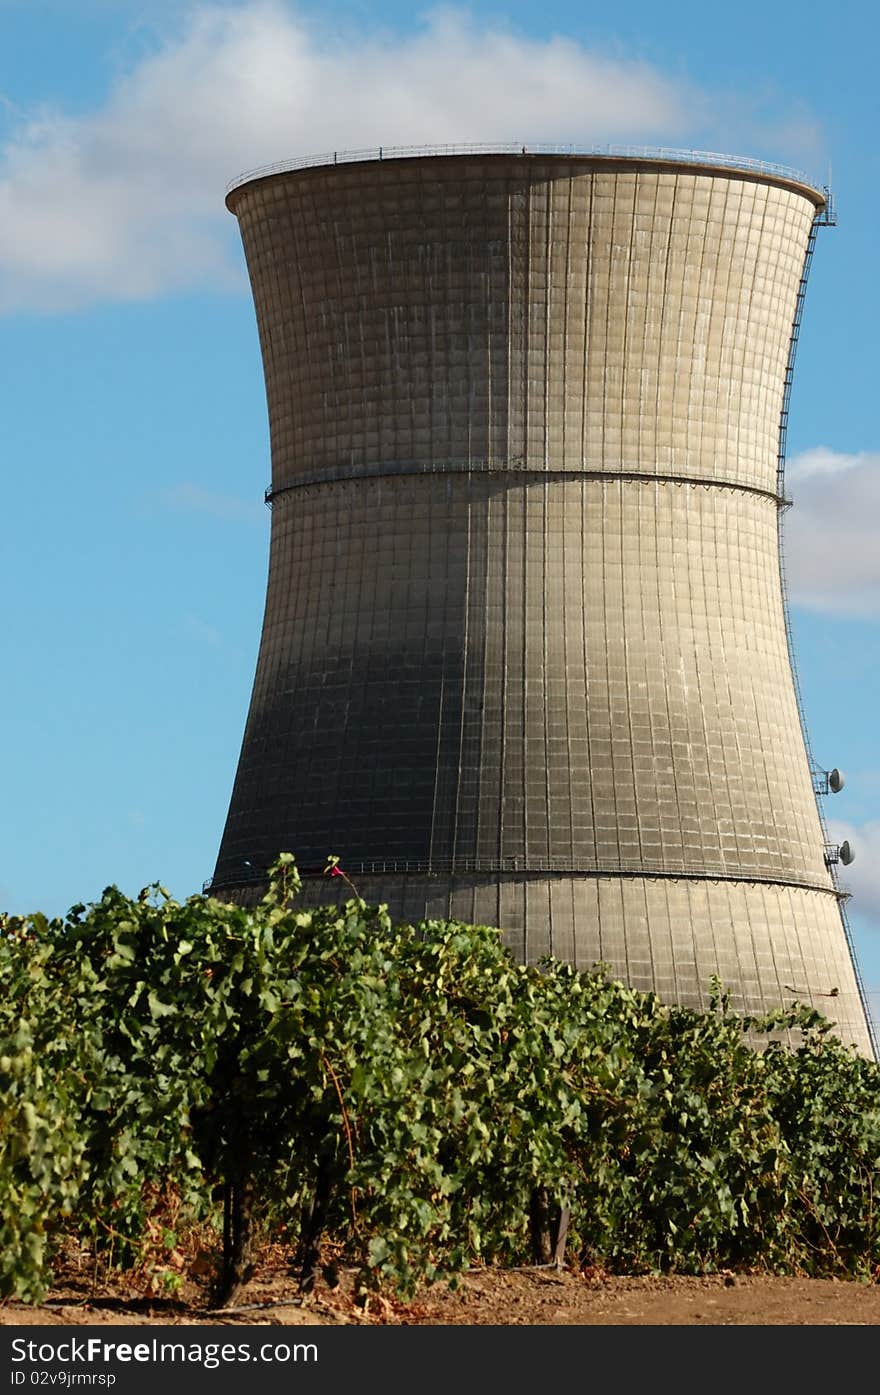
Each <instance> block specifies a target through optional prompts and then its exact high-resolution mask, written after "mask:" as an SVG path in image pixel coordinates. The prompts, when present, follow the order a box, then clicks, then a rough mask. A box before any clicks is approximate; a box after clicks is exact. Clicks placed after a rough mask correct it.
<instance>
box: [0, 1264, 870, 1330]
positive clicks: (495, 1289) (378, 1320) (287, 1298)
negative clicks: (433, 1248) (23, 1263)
mask: <svg viewBox="0 0 880 1395" xmlns="http://www.w3.org/2000/svg"><path fill="white" fill-rule="evenodd" d="M206 1268H207V1266H203V1270H202V1272H200V1268H199V1264H198V1262H196V1263H192V1264H188V1265H187V1270H188V1272H187V1273H185V1274H180V1275H178V1276H177V1279H176V1282H177V1283H178V1284H179V1287H178V1289H177V1291H176V1293H175V1294H174V1296H173V1297H162V1296H160V1295H158V1294H150V1293H149V1292H145V1289H148V1288H149V1286H150V1281H147V1282H146V1283H145V1279H144V1275H143V1274H141V1275H140V1276H136V1277H137V1282H134V1281H133V1280H131V1278H130V1277H129V1279H128V1280H127V1279H126V1276H122V1277H121V1278H120V1279H118V1280H117V1281H116V1282H114V1283H112V1284H108V1283H103V1284H96V1283H95V1276H94V1271H93V1270H92V1268H91V1263H90V1261H87V1260H86V1258H85V1257H84V1256H76V1255H74V1256H67V1257H66V1262H65V1264H64V1265H63V1266H62V1269H61V1271H60V1273H59V1276H58V1282H57V1286H56V1287H55V1288H54V1289H53V1290H52V1292H51V1293H50V1294H49V1296H48V1298H47V1300H46V1302H45V1303H43V1304H42V1305H39V1306H30V1305H27V1304H22V1303H15V1302H11V1301H7V1302H5V1303H0V1325H43V1326H51V1325H56V1324H57V1325H62V1324H67V1325H74V1326H89V1327H91V1326H94V1325H100V1324H113V1325H128V1324H131V1325H143V1324H151V1323H152V1324H161V1325H183V1324H199V1325H204V1324H206V1323H207V1324H212V1325H214V1324H216V1325H222V1326H236V1325H243V1326H249V1327H250V1326H263V1325H267V1326H285V1327H287V1326H300V1325H305V1326H325V1325H331V1326H332V1325H339V1324H350V1323H356V1324H359V1325H364V1324H383V1325H401V1326H403V1325H406V1326H425V1325H428V1326H447V1325H453V1324H455V1325H492V1326H552V1325H556V1324H564V1325H568V1326H664V1327H665V1326H670V1325H677V1326H680V1325H688V1326H735V1325H749V1326H753V1325H761V1326H770V1325H787V1326H804V1325H810V1326H812V1325H834V1326H854V1325H855V1326H871V1325H874V1324H880V1283H873V1284H867V1283H857V1282H852V1281H845V1280H837V1279H806V1278H780V1277H774V1276H767V1275H757V1274H730V1273H728V1274H718V1275H712V1276H711V1277H704V1278H691V1277H683V1276H672V1277H638V1278H635V1277H633V1278H626V1277H620V1276H609V1275H606V1274H604V1273H601V1272H599V1271H586V1272H582V1271H577V1270H572V1269H560V1270H557V1269H537V1268H536V1269H520V1270H501V1269H489V1268H487V1269H474V1270H471V1271H470V1272H469V1273H467V1274H466V1275H464V1276H463V1277H462V1279H461V1281H460V1283H459V1285H458V1287H457V1288H455V1289H450V1288H448V1287H447V1286H446V1285H445V1284H435V1285H433V1286H432V1287H430V1288H425V1289H423V1290H422V1291H420V1292H419V1293H418V1294H417V1296H416V1297H415V1298H414V1299H413V1300H412V1301H411V1302H405V1303H404V1302H401V1301H399V1300H397V1299H394V1298H388V1297H385V1298H380V1297H371V1298H370V1299H369V1302H368V1303H367V1306H366V1308H364V1307H363V1306H360V1305H359V1304H358V1303H357V1301H356V1299H355V1290H354V1271H353V1270H351V1269H346V1268H343V1267H340V1268H339V1269H338V1270H336V1269H334V1268H333V1267H332V1266H331V1267H329V1268H328V1269H327V1270H326V1271H325V1275H324V1277H322V1278H320V1279H319V1280H318V1283H317V1285H316V1287H315V1291H314V1292H313V1293H312V1294H310V1295H308V1296H306V1297H304V1296H302V1295H301V1294H300V1293H299V1292H298V1284H297V1280H296V1277H295V1276H294V1275H292V1274H291V1272H290V1268H289V1265H288V1263H287V1261H286V1258H285V1257H284V1256H283V1254H281V1253H278V1252H274V1251H272V1252H269V1253H267V1254H266V1255H264V1257H263V1260H262V1262H261V1264H260V1265H259V1267H258V1269H257V1271H256V1273H255V1275H254V1277H253V1278H252V1279H251V1281H250V1283H249V1284H248V1285H247V1288H246V1289H245V1292H244V1294H243V1295H242V1297H241V1298H240V1299H239V1300H238V1302H237V1303H236V1306H235V1307H234V1308H230V1309H224V1310H212V1309H210V1308H209V1306H208V1301H209V1300H208V1296H207V1295H208V1277H207V1275H206V1273H205V1272H204V1270H205V1269H206ZM194 1271H195V1272H194ZM151 1282H152V1283H154V1284H155V1280H152V1281H151Z"/></svg>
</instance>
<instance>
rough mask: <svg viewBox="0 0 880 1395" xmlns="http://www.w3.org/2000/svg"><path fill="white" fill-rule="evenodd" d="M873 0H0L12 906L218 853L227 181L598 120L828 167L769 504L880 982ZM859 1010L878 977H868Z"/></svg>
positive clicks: (233, 284) (242, 397)
mask: <svg viewBox="0 0 880 1395" xmlns="http://www.w3.org/2000/svg"><path fill="white" fill-rule="evenodd" d="M878 27H880V22H878V20H877V18H876V17H875V12H874V8H873V7H872V6H870V5H868V4H867V3H853V2H852V0H851V2H850V3H846V0H844V2H843V3H841V4H838V5H837V6H836V8H834V9H833V10H832V8H831V7H825V8H824V9H823V8H819V9H816V10H813V11H811V12H810V14H809V16H808V17H807V16H805V14H804V11H803V9H802V7H801V6H797V5H795V4H794V3H787V2H786V3H777V4H774V5H769V6H768V5H767V4H766V3H764V4H760V5H759V4H757V3H754V0H744V2H743V3H741V4H739V5H738V6H736V7H721V6H716V7H707V6H706V5H705V4H704V3H700V4H697V3H684V4H674V3H672V4H670V5H667V6H657V5H656V4H654V3H643V2H642V0H637V2H636V3H632V0H631V3H629V4H627V5H626V6H620V7H610V6H608V5H607V4H602V5H599V4H595V5H593V4H577V5H575V4H565V3H559V0H546V3H543V4H541V5H540V6H537V5H534V4H522V3H510V4H507V5H484V4H475V5H472V6H470V7H468V8H443V9H435V10H433V11H426V12H421V13H420V12H418V11H417V10H414V9H413V8H412V7H411V6H410V5H409V4H406V5H405V4H397V3H377V4H367V3H356V2H355V0H351V2H350V3H333V0H329V2H328V3H324V4H321V5H293V4H288V3H284V0H276V3H242V2H241V0H229V2H228V3H212V4H207V3H205V4H192V5H189V4H183V3H172V0H153V3H150V0H79V2H78V0H0V359H2V374H0V452H2V457H0V459H2V467H0V491H2V492H0V499H2V519H3V523H2V548H0V596H2V602H3V604H2V630H0V633H2V635H3V642H4V654H5V662H4V670H3V671H4V677H3V682H2V684H0V721H2V740H0V788H2V798H0V906H3V907H5V908H6V909H9V910H12V911H26V910H33V909H37V908H42V909H45V910H46V911H48V912H50V913H58V912H61V911H63V910H65V909H66V908H67V907H68V906H69V905H70V904H71V903H72V902H74V901H77V900H80V899H90V898H92V897H94V896H96V895H99V894H100V891H101V890H102V888H103V887H104V886H105V885H106V884H107V883H109V882H116V883H117V884H119V885H120V886H122V887H123V889H125V890H126V891H129V892H136V891H137V890H138V889H139V888H140V887H141V886H142V885H144V884H145V883H147V882H149V881H152V880H154V879H157V878H158V879H161V880H162V881H164V882H165V884H166V885H167V886H168V887H169V888H170V890H171V891H172V892H173V893H174V894H175V895H178V896H181V897H182V896H185V895H187V894H189V893H190V892H192V891H194V890H196V889H198V888H199V886H200V885H201V882H202V880H203V879H204V878H205V877H207V876H209V875H210V873H211V871H212V869H213V862H214V858H215V855H216V851H217V845H218V842H219V838H220V833H221V831H222V825H223V820H224V818H225V814H226V808H227V804H228V799H229V793H230V789H231V784H232V779H233V775H234V771H235V763H236V759H237V755H238V747H239V743H240V740H241V735H242V731H243V726H244V718H245V714H246V709H247V702H248V698H249V695H250V687H251V681H252V677H253V669H254V663H255V659H256V647H257V642H258V639H259V630H260V621H261V617H262V604H263V598H264V590H265V575H266V563H267V552H268V531H269V515H268V512H267V510H266V509H265V508H264V506H263V504H262V491H263V488H264V486H265V484H266V483H267V482H268V476H269V457H268V433H267V424H266V416H265V398H264V393H263V384H262V376H261V369H260V358H259V348H258V343H257V335H256V327H255V323H254V317H253V310H252V306H251V301H250V296H249V292H248V289H247V284H246V278H245V273H244V264H243V258H242V254H241V250H240V245H239V241H238V236H237V229H236V226H235V223H234V220H233V219H232V218H231V217H230V216H229V214H228V213H226V211H225V209H224V206H223V195H224V189H225V185H226V183H227V182H228V181H229V180H230V179H232V178H233V177H234V176H235V175H236V174H238V173H239V172H240V171H242V170H246V169H250V168H253V167H255V166H258V165H262V164H264V163H267V162H270V161H274V160H279V159H284V158H287V157H292V156H295V155H302V154H310V153H316V152H320V151H324V150H332V149H334V148H340V149H341V148H346V147H351V146H358V147H359V146H365V145H378V144H386V145H394V144H410V143H413V144H419V143H435V142H436V143H440V142H446V141H467V140H470V141H481V140H486V141H494V140H516V141H520V140H522V141H525V142H537V141H542V140H544V141H558V142H565V143H568V142H571V143H574V144H578V145H582V146H590V145H594V144H602V143H605V142H626V143H641V142H646V143H649V144H652V145H668V146H674V147H684V148H697V149H709V150H720V151H727V152H730V153H734V154H744V155H751V156H757V157H759V158H763V159H768V160H775V161H781V162H783V163H785V164H788V165H793V166H796V167H798V168H801V169H804V170H806V171H807V172H808V173H809V174H810V175H811V177H812V178H813V179H814V180H815V181H816V182H818V183H825V182H826V181H827V180H828V178H829V170H830V171H831V179H832V183H833V187H834V192H835V196H836V202H837V207H838V211H839V226H838V227H837V228H836V229H829V230H827V231H824V232H823V233H822V234H821V237H820V242H819V246H818V249H817V253H816V257H815V260H814V263H813V271H812V275H811V282H810V289H809V293H808V297H807V308H806V313H805V317H804V324H803V329H802V334H801V341H800V347H799V352H798V363H797V374H796V381H795V389H794V394H793V399H792V413H791V422H790V428H789V437H788V446H789V459H790V470H789V481H790V493H791V494H792V495H793V496H794V498H795V508H794V509H793V510H791V511H790V513H789V515H788V521H787V537H788V559H789V573H790V580H791V590H792V596H793V599H794V603H795V604H794V609H793V624H794V632H795V637H796V643H797V652H798V663H799V671H800V675H801V682H802V687H803V692H804V697H805V702H806V708H807V714H808V719H809V727H810V732H811V737H812V742H813V747H814V749H815V753H816V755H817V757H818V759H819V760H820V762H821V763H822V764H823V765H827V766H832V765H838V766H840V767H841V768H842V769H844V770H845V771H846V774H847V777H848V782H847V786H846V789H845V790H844V792H843V793H842V794H840V795H838V796H836V797H834V798H833V799H831V800H829V804H828V815H829V817H830V818H832V832H833V834H834V836H835V838H838V839H839V838H842V837H845V836H848V837H850V838H851V840H852V842H853V843H854V845H855V847H856V849H857V860H856V862H855V863H854V864H853V866H852V867H851V868H850V869H848V871H847V874H846V884H847V885H849V886H851V888H852V890H853V892H854V896H853V900H852V902H851V918H852V922H853V926H854V931H855V935H856V943H857V949H858V953H859V958H860V961H861V965H862V970H863V974H864V977H865V979H866V981H867V983H868V985H869V987H870V988H871V989H872V990H873V991H874V992H875V993H876V995H877V997H876V999H875V1001H876V1003H877V1005H878V1006H880V739H878V729H877V716H878V712H877V708H878V703H877V697H878V692H880V681H878V680H880V555H878V554H880V548H878V546H877V540H878V530H880V429H878V417H877V392H876V386H875V379H876V372H877V366H876V353H875V350H874V344H875V339H876V325H877V323H878V321H880V303H878V302H880V287H878V281H877V278H876V276H875V275H874V262H875V257H876V248H875V244H876V228H877V226H878V221H880V207H878V203H880V195H878V189H880V179H878V174H880V170H878V162H880V146H878V142H877V129H878V121H877V117H878V111H877V105H878V99H877V96H876V74H875V58H874V55H875V54H876V52H877V44H878V39H880V34H878ZM875 1011H876V1010H875Z"/></svg>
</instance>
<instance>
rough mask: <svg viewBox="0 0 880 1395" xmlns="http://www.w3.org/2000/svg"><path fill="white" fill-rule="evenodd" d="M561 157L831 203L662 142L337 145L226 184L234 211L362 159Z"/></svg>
mask: <svg viewBox="0 0 880 1395" xmlns="http://www.w3.org/2000/svg"><path fill="white" fill-rule="evenodd" d="M487 159H489V160H491V159H499V160H507V161H509V160H511V159H520V160H525V161H528V162H533V161H558V162H559V165H560V167H562V166H564V165H566V164H574V163H577V164H580V165H584V164H586V165H587V167H588V168H590V167H591V168H595V169H604V170H609V169H624V170H644V171H645V172H667V173H668V172H674V173H690V174H701V175H711V176H715V177H721V178H725V177H726V178H730V179H735V178H746V179H753V180H755V181H756V182H758V183H762V184H775V185H777V186H779V187H782V188H786V189H791V190H793V191H795V192H797V193H799V194H802V195H803V196H804V197H806V198H807V199H809V200H810V201H811V202H812V203H813V204H814V205H815V207H816V210H817V212H821V211H822V210H823V209H824V208H826V207H827V206H828V205H829V203H830V191H829V189H828V187H827V186H823V185H819V184H818V183H817V182H816V181H814V180H813V179H811V178H810V176H809V175H807V174H806V173H805V172H804V171H803V170H800V169H796V168H794V167H792V166H789V165H782V164H776V163H774V162H773V161H769V160H759V159H757V158H754V157H751V156H746V155H728V154H724V153H721V152H718V151H709V150H675V149H671V148H667V147H664V146H657V147H653V146H624V145H609V146H602V147H599V146H583V147H581V146H576V145H549V144H538V145H523V144H518V143H490V144H479V143H466V144H458V145H421V146H415V145H393V146H392V145H387V146H381V145H380V146H375V147H372V148H370V149H359V150H336V151H329V152H324V153H323V154H320V155H305V156H294V157H292V158H290V159H287V160H279V161H276V162H275V163H272V164H267V165H260V166H258V167H257V168H256V169H253V170H248V171H246V172H244V173H243V174H239V175H236V177H235V178H234V179H232V180H230V182H229V183H228V184H227V186H226V207H227V208H228V209H229V211H230V213H233V214H234V213H235V211H236V210H235V205H236V202H237V199H238V196H239V195H240V194H241V192H242V191H243V190H244V189H245V188H250V186H251V185H253V184H259V183H263V182H265V181H267V180H271V179H276V178H280V177H284V176H287V175H291V174H302V175H306V176H307V175H309V174H311V173H313V172H318V171H323V172H326V171H327V170H328V169H336V168H339V167H340V166H343V167H346V168H349V167H352V166H358V165H380V164H392V163H393V164H395V165H397V164H401V163H404V164H406V163H413V162H416V161H418V162H419V163H420V164H421V163H424V162H427V161H448V160H456V161H461V162H464V161H472V160H480V161H484V160H487Z"/></svg>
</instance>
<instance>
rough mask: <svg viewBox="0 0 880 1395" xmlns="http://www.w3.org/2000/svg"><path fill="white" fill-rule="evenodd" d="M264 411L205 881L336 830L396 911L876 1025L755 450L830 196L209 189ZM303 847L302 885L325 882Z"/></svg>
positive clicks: (313, 176) (261, 184)
mask: <svg viewBox="0 0 880 1395" xmlns="http://www.w3.org/2000/svg"><path fill="white" fill-rule="evenodd" d="M228 202H229V206H230V208H231V209H232V211H233V212H234V213H235V214H236V215H237V217H238V219H239V223H240V226H241V231H242V236H243V239H244V245H245V250H246V254H247V260H248V267H249V270H250V276H251V281H252V285H253V290H254V296H255V301H256V308H257V319H258V323H259V329H260V339H261V344H262V351H263V361H264V366H265V375H266V387H267V394H268V403H269V417H270V423H271V435H272V500H273V512H272V547H271V562H270V570H269V587H268V596H267V602H266V614H265V621H264V626H263V636H262V644H261V648H260V657H259V662H258V667H257V675H256V680H255V684H254V692H253V699H252V703H251V709H250V714H249V717H248V722H247V729H246V732H245V737H244V744H243V748H242V753H241V760H240V763H239V768H238V774H237V778H236V782H235V789H234V792H233V796H232V804H231V808H230V812H229V818H228V822H227V825H226V831H225V833H224V837H223V843H222V847H221V851H220V856H219V860H218V863H217V869H216V873H215V876H214V881H213V889H214V890H215V891H216V892H217V893H218V894H222V895H230V896H237V897H239V898H247V897H248V896H249V895H251V894H253V891H254V875H253V872H252V870H251V869H253V868H256V869H258V871H259V870H260V869H264V868H265V867H266V865H267V864H268V862H269V861H270V860H271V859H272V858H273V857H274V856H275V855H276V854H277V853H278V852H279V851H281V850H285V849H286V850H290V851H292V852H294V853H295V854H296V856H297V859H298V861H299V862H300V865H301V866H303V867H305V868H321V867H322V866H323V865H324V862H325V859H326V856H327V854H328V853H331V852H332V853H337V854H339V855H340V856H341V858H342V860H343V865H344V866H345V868H346V870H347V871H349V873H350V874H352V875H354V876H355V878H356V881H357V883H358V886H359V888H360V889H361V890H362V893H363V894H364V895H365V896H367V897H368V898H370V899H378V900H387V901H388V902H389V903H390V905H391V908H392V910H393V912H395V913H396V914H398V915H399V916H405V917H407V918H413V917H421V916H423V915H425V914H426V913H428V914H432V915H445V914H450V913H452V914H456V915H459V916H461V917H462V918H463V919H466V920H477V921H482V922H484V923H490V924H497V925H500V926H502V927H503V929H504V932H505V936H506V939H507V942H508V943H509V944H510V945H511V947H512V949H513V950H514V952H515V953H516V955H517V956H518V957H519V958H522V959H527V960H535V959H537V958H538V957H539V956H540V955H542V954H544V953H546V952H548V951H552V952H553V953H554V954H556V955H558V956H560V957H562V958H566V959H569V960H571V961H572V962H574V963H575V964H577V965H578V966H580V967H587V966H589V965H591V964H592V963H594V962H595V961H596V960H603V961H605V962H606V963H609V964H610V965H611V966H612V967H613V969H614V970H615V971H616V972H617V973H619V974H620V975H622V976H623V977H625V978H626V979H627V980H628V981H629V982H630V983H631V984H633V985H634V986H635V987H639V988H653V989H655V990H656V991H657V992H658V993H659V994H660V996H661V997H664V998H666V999H668V1000H673V1001H675V1000H677V1001H680V1002H685V1003H693V1004H698V1003H705V1000H706V994H707V991H708V983H709V979H710V976H711V975H712V974H715V973H718V974H720V975H721V977H722V979H723V980H724V981H725V983H726V984H727V985H728V986H729V987H730V988H731V990H732V993H733V1002H734V1005H735V1006H737V1007H740V1008H747V1009H750V1010H759V1009H763V1008H767V1007H771V1006H775V1005H777V1004H779V1003H780V1002H781V1001H783V1000H785V1001H790V999H791V998H792V996H793V995H792V992H791V991H790V990H789V989H788V988H786V987H785V985H791V986H792V987H794V988H795V989H796V990H797V991H798V993H799V994H800V996H802V997H803V998H806V999H811V998H812V999H814V1000H815V1002H816V1005H817V1006H819V1007H821V1008H823V1009H827V1008H828V1007H829V1000H828V999H827V998H826V997H824V996H821V995H825V994H828V993H829V992H830V991H831V989H832V988H836V989H838V994H837V996H836V998H835V999H834V1008H835V1015H836V1016H837V1018H838V1021H839V1023H840V1026H841V1029H842V1031H843V1033H844V1035H845V1037H846V1039H847V1040H853V1041H855V1042H857V1043H858V1045H859V1047H860V1048H861V1049H862V1050H864V1051H869V1049H870V1047H869V1040H868V1033H867V1026H866V1021H865V1015H864V1011H863V1007H862V1003H861V1000H860V996H859V992H858V987H857V983H856V980H855V977H854V970H853V963H852V959H851V956H850V953H849V949H848V945H847V942H846V936H845V932H844V927H843V924H842V921H841V915H840V910H839V906H838V901H837V897H836V893H835V888H834V885H833V883H832V880H831V877H830V875H829V871H828V868H827V866H826V864H825V860H824V849H823V833H822V829H821V825H820V821H819V817H818V811H817V807H816V801H815V797H814V794H813V787H812V780H811V773H810V769H809V764H808V759H807V754H806V750H805V745H804V739H803V734H802V731H801V726H800V720H799V714H798V708H797V700H796V694H795V689H794V683H793V679H792V673H791V668H790V662H789V656H788V650H787V643H786V631H785V617H784V608H783V599H782V591H781V584H780V573H779V561H778V551H777V539H778V518H777V515H778V501H777V497H776V487H777V486H776V456H777V446H778V432H779V420H780V407H781V404H782V396H783V386H784V378H785V369H786V361H787V355H788V349H789V341H790V338H791V331H792V322H793V318H794V314H795V305H796V300H797V294H798V286H799V282H800V278H801V274H802V270H803V265H804V256H805V251H806V248H807V243H808V238H809V234H810V229H811V225H812V221H813V218H814V216H815V213H816V209H817V207H821V203H822V196H821V194H818V193H817V192H816V191H815V190H813V189H811V188H809V187H807V186H805V185H802V184H799V183H797V182H796V181H793V180H789V179H786V178H783V177H781V176H773V175H765V174H757V173H748V172H745V171H743V170H735V169H729V168H706V167H705V166H700V165H688V164H677V163H666V164H664V163H662V162H659V161H656V160H634V159H618V160H614V159H608V158H598V157H542V156H534V157H532V156H511V155H494V156H455V157H422V158H411V159H397V160H392V161H387V160H386V161H381V162H379V161H365V162H363V163H359V164H348V165H339V166H329V167H328V166H323V167H317V168H311V169H305V170H300V171H297V172H288V173H282V174H277V175H273V176H270V177H262V178H254V179H252V180H250V181H247V182H245V183H243V184H242V185H240V186H239V187H237V188H236V189H234V191H233V192H232V193H231V194H230V196H229V200H228ZM330 890H331V887H330V884H329V883H328V881H327V880H326V879H324V880H321V881H319V882H315V883H312V884H310V885H307V889H306V897H307V899H308V898H311V899H312V900H313V901H314V900H318V899H326V897H327V896H328V894H329V893H330Z"/></svg>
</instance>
